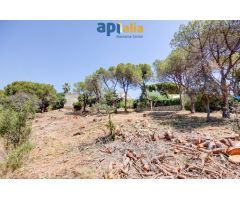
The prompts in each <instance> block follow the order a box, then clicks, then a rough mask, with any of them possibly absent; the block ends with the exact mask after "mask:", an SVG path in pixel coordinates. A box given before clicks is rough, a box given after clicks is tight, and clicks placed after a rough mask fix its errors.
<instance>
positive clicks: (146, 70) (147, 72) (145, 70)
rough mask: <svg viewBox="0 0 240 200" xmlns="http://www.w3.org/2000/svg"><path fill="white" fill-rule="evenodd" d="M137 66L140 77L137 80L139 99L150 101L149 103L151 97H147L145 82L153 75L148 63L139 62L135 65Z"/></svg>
mask: <svg viewBox="0 0 240 200" xmlns="http://www.w3.org/2000/svg"><path fill="white" fill-rule="evenodd" d="M137 68H138V70H139V72H140V77H141V80H140V81H139V85H140V88H141V96H140V100H141V101H146V100H147V101H150V103H151V99H149V97H148V93H147V86H146V84H147V82H148V81H150V79H151V78H152V76H153V72H152V68H151V66H150V65H148V64H139V65H137ZM151 109H152V106H151Z"/></svg>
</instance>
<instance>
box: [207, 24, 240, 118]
mask: <svg viewBox="0 0 240 200" xmlns="http://www.w3.org/2000/svg"><path fill="white" fill-rule="evenodd" d="M208 30H211V34H210V36H209V39H208V49H207V50H208V51H209V59H210V60H211V61H212V65H213V67H214V68H215V70H216V71H217V72H218V74H220V80H219V84H220V86H221V87H220V88H221V93H222V104H223V109H222V110H223V113H222V116H223V117H224V118H229V117H230V112H229V104H228V97H229V95H230V92H229V90H230V88H231V82H230V83H229V79H230V76H231V72H232V71H233V70H234V68H236V67H237V65H238V63H239V61H240V56H239V52H240V21H234V20H230V21H211V22H208Z"/></svg>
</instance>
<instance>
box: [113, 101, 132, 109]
mask: <svg viewBox="0 0 240 200" xmlns="http://www.w3.org/2000/svg"><path fill="white" fill-rule="evenodd" d="M133 104H134V100H133V99H128V100H127V108H133V107H134V105H133ZM117 107H118V108H124V107H125V103H124V99H120V100H119V101H118V103H117Z"/></svg>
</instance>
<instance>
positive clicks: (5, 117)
mask: <svg viewBox="0 0 240 200" xmlns="http://www.w3.org/2000/svg"><path fill="white" fill-rule="evenodd" d="M18 97H19V96H17V97H16V96H14V97H11V98H9V99H8V100H7V103H6V104H5V105H4V106H3V107H2V108H1V110H0V136H1V137H2V138H4V142H5V148H6V149H7V150H9V149H11V148H16V147H17V146H18V145H21V144H22V143H24V142H26V141H27V139H28V137H29V134H30V132H31V128H30V126H29V119H30V118H33V116H34V109H33V105H32V102H31V101H30V100H26V101H23V102H22V101H21V100H22V99H21V98H20V99H19V98H18ZM21 97H22V96H21Z"/></svg>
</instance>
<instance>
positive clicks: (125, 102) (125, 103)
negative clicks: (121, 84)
mask: <svg viewBox="0 0 240 200" xmlns="http://www.w3.org/2000/svg"><path fill="white" fill-rule="evenodd" d="M124 94H125V97H124V105H125V106H124V107H125V108H124V110H125V112H127V92H125V93H124Z"/></svg>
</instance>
